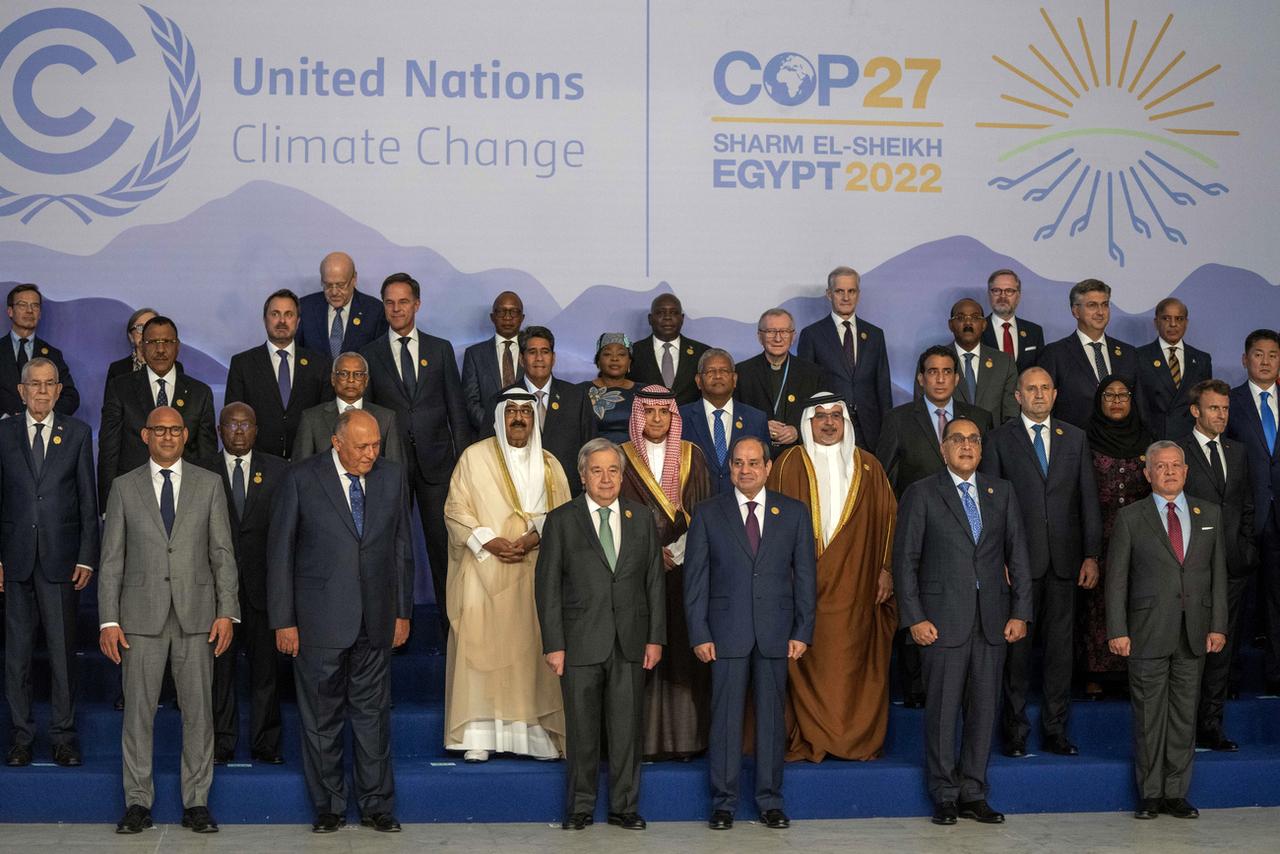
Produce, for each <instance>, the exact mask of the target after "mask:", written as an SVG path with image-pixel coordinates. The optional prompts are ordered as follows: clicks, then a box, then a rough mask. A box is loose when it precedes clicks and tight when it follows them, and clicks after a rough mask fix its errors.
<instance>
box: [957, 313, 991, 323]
mask: <svg viewBox="0 0 1280 854" xmlns="http://www.w3.org/2000/svg"><path fill="white" fill-rule="evenodd" d="M985 317H986V315H985V314H953V315H951V319H952V320H958V321H960V322H961V323H966V322H972V323H977V322H978V321H979V320H982V319H984V318H985Z"/></svg>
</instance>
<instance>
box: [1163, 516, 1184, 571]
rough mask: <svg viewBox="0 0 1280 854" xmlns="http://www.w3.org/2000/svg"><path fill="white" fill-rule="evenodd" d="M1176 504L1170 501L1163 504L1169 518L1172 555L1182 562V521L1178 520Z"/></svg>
mask: <svg viewBox="0 0 1280 854" xmlns="http://www.w3.org/2000/svg"><path fill="white" fill-rule="evenodd" d="M1177 506H1178V505H1176V504H1174V503H1173V502H1172V501H1170V502H1168V503H1167V504H1165V511H1166V512H1167V513H1168V519H1169V545H1170V546H1172V547H1173V556H1174V557H1176V558H1177V559H1178V563H1182V523H1181V522H1179V521H1178V514H1177Z"/></svg>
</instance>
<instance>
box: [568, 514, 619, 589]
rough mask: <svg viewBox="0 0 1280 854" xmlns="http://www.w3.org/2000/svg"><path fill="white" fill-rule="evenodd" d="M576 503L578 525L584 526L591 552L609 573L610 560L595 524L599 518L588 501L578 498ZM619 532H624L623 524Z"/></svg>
mask: <svg viewBox="0 0 1280 854" xmlns="http://www.w3.org/2000/svg"><path fill="white" fill-rule="evenodd" d="M574 503H575V504H577V505H578V506H577V508H576V511H575V513H574V514H573V515H575V516H577V517H578V524H580V525H581V526H582V530H583V535H584V536H585V537H586V538H587V542H588V543H590V544H591V550H592V551H593V552H595V554H596V557H597V558H599V559H600V565H601V566H603V567H604V569H605V571H606V572H608V571H609V559H608V558H607V557H605V555H604V546H602V545H600V534H599V533H597V532H596V526H595V524H594V519H595V518H597V517H595V515H594V514H593V513H592V512H591V508H590V507H589V506H588V505H587V499H585V498H582V497H578V498H575V499H574ZM619 508H621V503H619ZM623 521H625V520H623ZM618 530H622V525H621V524H619V525H618ZM615 551H616V550H615ZM615 557H617V555H615ZM614 569H615V570H616V569H617V564H616V563H615V564H614Z"/></svg>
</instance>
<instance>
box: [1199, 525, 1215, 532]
mask: <svg viewBox="0 0 1280 854" xmlns="http://www.w3.org/2000/svg"><path fill="white" fill-rule="evenodd" d="M1200 530H1202V531H1212V530H1213V526H1212V525H1210V526H1209V527H1207V528H1201V529H1200Z"/></svg>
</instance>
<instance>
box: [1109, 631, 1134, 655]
mask: <svg viewBox="0 0 1280 854" xmlns="http://www.w3.org/2000/svg"><path fill="white" fill-rule="evenodd" d="M1107 648H1108V649H1110V650H1111V651H1112V652H1113V653H1114V654H1116V655H1118V656H1120V657H1121V658H1128V657H1129V653H1130V652H1132V651H1133V644H1132V642H1130V640H1129V636H1128V635H1124V636H1122V637H1118V638H1112V639H1111V640H1109V641H1107Z"/></svg>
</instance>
